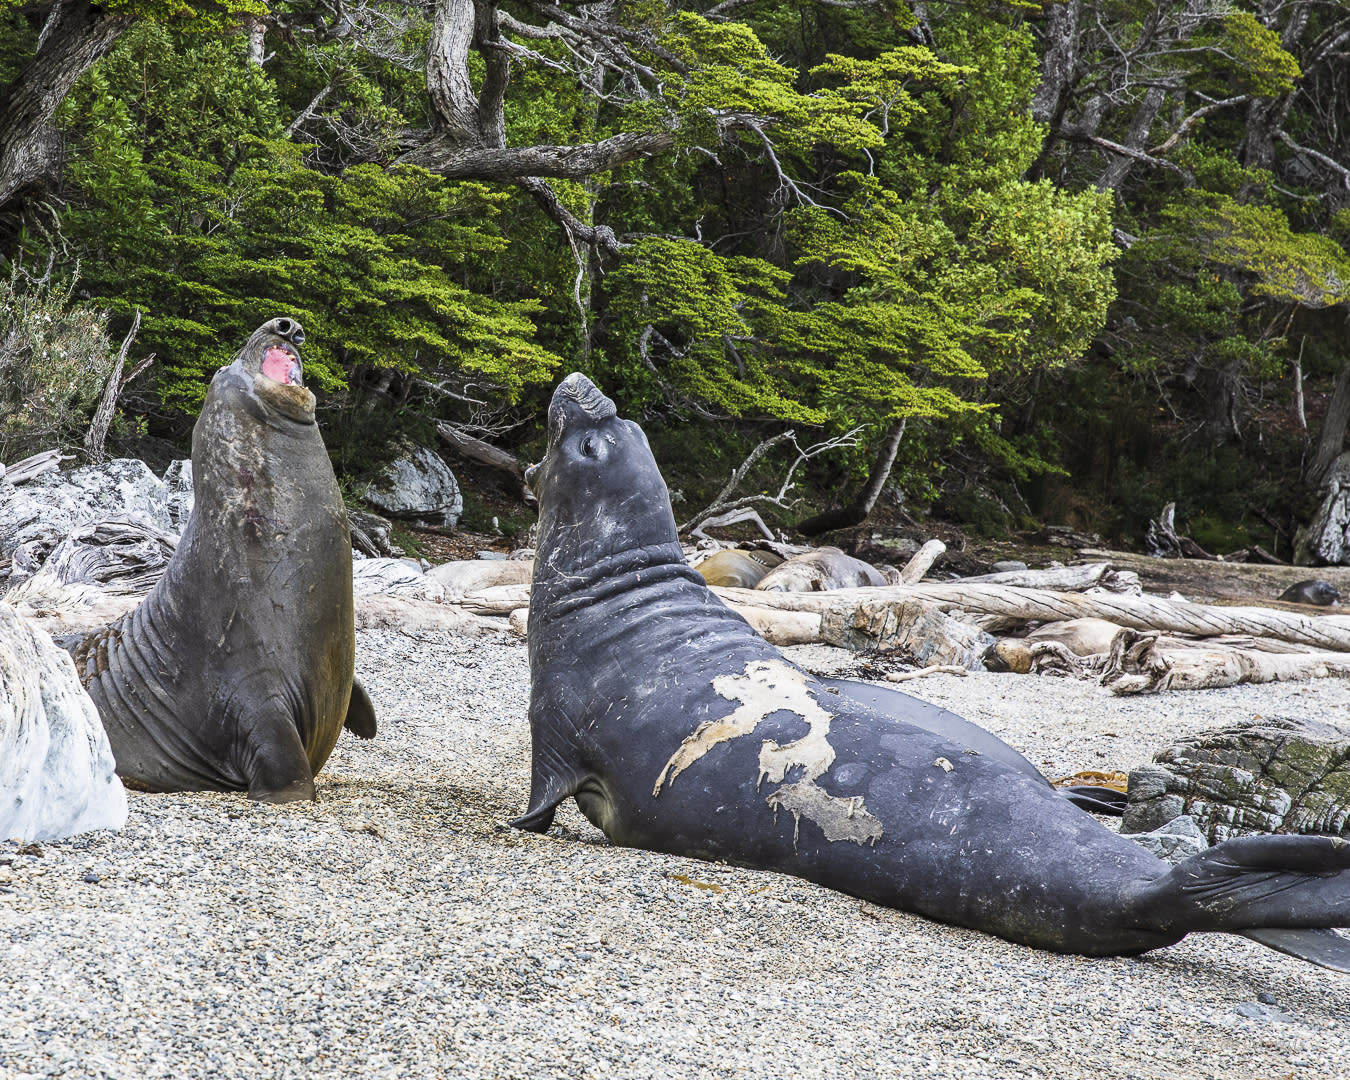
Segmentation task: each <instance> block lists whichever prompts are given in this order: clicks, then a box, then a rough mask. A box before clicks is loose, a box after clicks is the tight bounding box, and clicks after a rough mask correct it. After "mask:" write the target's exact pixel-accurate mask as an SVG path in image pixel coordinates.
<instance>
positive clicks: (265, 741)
mask: <svg viewBox="0 0 1350 1080" xmlns="http://www.w3.org/2000/svg"><path fill="white" fill-rule="evenodd" d="M240 764H241V769H242V772H243V774H244V777H245V778H246V779H247V780H248V797H249V798H250V799H252V800H253V801H254V802H267V803H284V802H297V801H299V800H301V799H308V800H309V801H310V802H313V801H314V799H315V795H314V770H313V769H311V768H310V764H309V757H308V755H306V753H305V747H304V744H303V743H302V742H301V741H300V733H299V732H298V731H297V730H296V727H295V724H294V723H292V722H291V720H290V719H289V718H287V719H286V720H285V721H284V722H283V723H276V724H272V725H262V726H260V727H255V728H254V729H253V732H252V733H251V735H250V737H249V740H248V742H247V744H246V745H245V747H244V757H243V760H242V762H241V763H240Z"/></svg>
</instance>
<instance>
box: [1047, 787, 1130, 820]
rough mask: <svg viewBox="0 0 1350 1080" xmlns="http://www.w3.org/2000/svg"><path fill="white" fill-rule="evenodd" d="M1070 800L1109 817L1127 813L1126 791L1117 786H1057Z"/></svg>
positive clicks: (1078, 805)
mask: <svg viewBox="0 0 1350 1080" xmlns="http://www.w3.org/2000/svg"><path fill="white" fill-rule="evenodd" d="M1056 790H1057V791H1058V792H1059V793H1060V794H1061V795H1063V796H1064V797H1065V798H1066V799H1068V800H1069V802H1071V803H1073V804H1074V806H1076V807H1078V808H1079V809H1081V810H1089V811H1091V812H1092V813H1094V814H1104V815H1106V816H1108V817H1123V816H1124V815H1125V801H1126V800H1125V792H1123V791H1117V790H1116V789H1115V788H1109V787H1095V786H1093V785H1090V784H1075V785H1074V786H1073V787H1066V788H1057V789H1056Z"/></svg>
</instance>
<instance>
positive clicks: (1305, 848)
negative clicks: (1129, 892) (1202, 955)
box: [1141, 836, 1350, 933]
mask: <svg viewBox="0 0 1350 1080" xmlns="http://www.w3.org/2000/svg"><path fill="white" fill-rule="evenodd" d="M1145 892H1146V894H1147V898H1146V899H1145V898H1141V899H1143V901H1144V910H1145V911H1148V910H1151V913H1152V916H1153V919H1155V920H1156V921H1153V920H1150V922H1152V926H1153V928H1155V929H1160V930H1184V931H1186V932H1187V933H1191V932H1194V931H1204V930H1227V931H1230V932H1233V933H1242V932H1244V931H1246V930H1252V929H1255V930H1258V931H1264V930H1265V929H1266V928H1267V927H1281V928H1288V929H1290V930H1305V929H1306V930H1320V929H1325V928H1327V927H1332V926H1350V841H1346V840H1344V839H1342V838H1341V837H1339V836H1239V837H1235V838H1234V839H1231V840H1225V841H1224V842H1223V843H1221V844H1216V845H1214V847H1212V848H1210V849H1209V850H1208V851H1202V852H1200V853H1199V854H1198V855H1192V856H1191V857H1190V858H1189V859H1184V860H1182V861H1181V862H1179V863H1177V864H1176V866H1174V867H1172V868H1171V870H1169V871H1168V872H1167V873H1166V874H1164V875H1163V876H1162V877H1160V878H1157V879H1155V880H1154V881H1153V882H1152V883H1151V884H1150V885H1149V886H1148V887H1147V889H1146V890H1145ZM1141 914H1143V912H1141Z"/></svg>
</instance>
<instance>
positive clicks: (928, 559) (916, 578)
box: [900, 540, 947, 585]
mask: <svg viewBox="0 0 1350 1080" xmlns="http://www.w3.org/2000/svg"><path fill="white" fill-rule="evenodd" d="M946 550H947V545H946V544H944V543H943V542H942V541H941V540H929V541H928V542H927V543H926V544H924V546H923V547H921V548H919V550H918V551H916V552H915V553H914V556H913V558H911V559H910V560H909V562H907V563H905V566H904V569H902V570H901V571H900V583H901V584H902V585H916V584H918V583H919V582H920V581H922V580H923V576H924V574H926V573H928V571H929V570H930V569H932V566H933V563H935V562H937V559H938V556H940V555H941V554H942V553H943V552H944V551H946Z"/></svg>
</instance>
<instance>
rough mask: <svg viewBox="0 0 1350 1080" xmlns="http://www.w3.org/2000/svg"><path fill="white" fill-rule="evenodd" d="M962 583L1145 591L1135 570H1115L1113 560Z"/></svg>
mask: <svg viewBox="0 0 1350 1080" xmlns="http://www.w3.org/2000/svg"><path fill="white" fill-rule="evenodd" d="M960 584H962V585H1012V586H1013V587H1015V588H1019V589H1052V590H1054V591H1056V592H1086V591H1087V590H1088V589H1105V590H1106V591H1107V592H1119V593H1132V594H1133V595H1135V596H1138V595H1139V594H1140V593H1141V592H1143V589H1142V587H1141V586H1140V584H1139V575H1138V574H1137V573H1135V572H1134V571H1133V570H1113V569H1112V568H1111V564H1110V563H1105V562H1097V563H1082V564H1079V565H1076V566H1048V567H1046V568H1045V569H1043V570H1009V571H1006V572H1005V573H1002V574H980V575H978V576H975V577H968V578H962V579H961V581H960Z"/></svg>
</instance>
